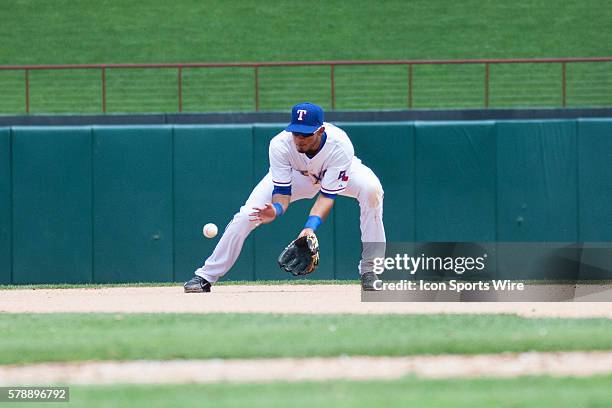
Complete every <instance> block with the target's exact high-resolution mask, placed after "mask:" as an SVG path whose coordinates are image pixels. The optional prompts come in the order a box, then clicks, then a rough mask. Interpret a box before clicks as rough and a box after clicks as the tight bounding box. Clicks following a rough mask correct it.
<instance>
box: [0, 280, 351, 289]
mask: <svg viewBox="0 0 612 408" xmlns="http://www.w3.org/2000/svg"><path fill="white" fill-rule="evenodd" d="M358 283H359V281H358V280H337V279H291V280H289V279H287V280H261V281H242V280H236V281H232V280H224V281H220V282H217V283H215V286H234V285H264V286H269V285H350V284H353V285H356V284H358ZM182 285H183V282H133V283H41V284H27V285H0V290H16V289H32V290H36V289H79V288H83V289H103V288H126V287H128V288H138V287H163V286H182Z"/></svg>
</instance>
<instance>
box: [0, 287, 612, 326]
mask: <svg viewBox="0 0 612 408" xmlns="http://www.w3.org/2000/svg"><path fill="white" fill-rule="evenodd" d="M0 312H4V313H25V312H27V313H56V312H82V313H86V312H108V313H186V312H187V313H217V312H226V313H304V314H316V313H322V314H331V313H355V314H383V313H392V314H435V313H455V314H457V313H460V314H487V313H497V314H499V313H502V314H517V315H520V316H528V317H605V318H612V302H537V303H532V302H529V303H527V302H516V303H509V302H496V303H495V302H483V303H479V302H474V303H459V302H436V303H425V302H362V301H361V292H360V288H359V286H358V285H354V284H353V285H225V286H216V287H214V288H213V292H212V293H206V294H200V293H196V294H194V293H190V294H186V293H183V288H182V287H181V286H178V285H177V286H175V287H174V286H173V287H167V286H166V287H123V288H122V287H112V288H97V289H16V290H4V291H0Z"/></svg>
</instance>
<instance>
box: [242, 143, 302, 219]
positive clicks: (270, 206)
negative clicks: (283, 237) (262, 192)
mask: <svg viewBox="0 0 612 408" xmlns="http://www.w3.org/2000/svg"><path fill="white" fill-rule="evenodd" d="M268 154H269V158H270V174H271V175H272V182H273V183H274V190H273V191H272V202H270V203H266V204H265V205H264V206H263V207H254V208H253V210H254V212H253V213H251V214H250V216H251V221H253V222H256V223H260V224H267V223H270V222H272V221H274V220H275V219H276V217H278V216H280V215H282V214H283V213H284V212H285V211H287V208H288V207H289V203H290V202H291V181H292V169H291V164H290V163H289V152H288V147H287V144H285V143H283V140H282V139H281V138H279V137H278V136H277V137H275V138H274V139H272V141H270V148H269V151H268Z"/></svg>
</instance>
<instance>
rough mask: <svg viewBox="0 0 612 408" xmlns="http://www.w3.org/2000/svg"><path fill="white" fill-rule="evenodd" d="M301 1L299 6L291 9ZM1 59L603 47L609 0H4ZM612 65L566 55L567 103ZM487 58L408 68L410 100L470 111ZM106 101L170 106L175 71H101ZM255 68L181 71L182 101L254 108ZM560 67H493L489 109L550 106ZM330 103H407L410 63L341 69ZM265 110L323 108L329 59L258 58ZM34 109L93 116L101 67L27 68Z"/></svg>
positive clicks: (606, 77)
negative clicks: (305, 1)
mask: <svg viewBox="0 0 612 408" xmlns="http://www.w3.org/2000/svg"><path fill="white" fill-rule="evenodd" d="M298 8H299V11H298V10H297V9H298ZM0 14H1V15H2V16H3V23H2V24H1V25H0V36H1V37H2V38H3V40H4V41H3V47H2V49H1V50H0V65H17V64H35V65H41V64H84V63H161V62H240V61H242V62H247V61H287V60H297V61H306V60H339V59H340V60H366V59H387V60H389V59H466V58H467V59H473V58H517V57H526V58H537V57H588V56H610V55H612V43H611V42H610V41H609V38H610V37H611V35H612V24H610V21H611V20H612V8H610V7H609V4H608V2H607V1H605V0H586V1H565V2H563V3H562V4H559V2H556V1H552V0H518V1H514V2H512V3H507V2H499V1H481V0H467V1H462V2H455V1H452V0H438V1H436V2H431V1H427V0H416V1H411V2H409V3H406V2H404V1H400V0H387V1H384V2H370V1H366V0H355V1H351V2H350V3H348V2H346V1H343V0H328V1H320V2H314V3H312V2H311V3H309V6H308V7H301V6H299V7H298V5H296V3H295V2H293V1H290V0H280V1H274V2H272V1H267V2H265V1H264V2H221V1H218V0H204V1H201V0H177V1H175V2H172V3H168V2H166V1H162V0H134V1H129V2H125V1H121V0H106V1H104V2H86V1H83V0H80V1H73V0H55V1H53V2H40V1H34V0H29V1H28V0H25V1H19V2H17V1H6V2H1V3H0ZM611 66H612V64H611V63H604V64H570V65H568V68H567V69H568V72H567V80H568V88H567V103H568V106H609V105H612V96H611V95H612V73H611V70H610V67H611ZM483 78H484V67H483V66H482V65H470V66H416V67H415V69H414V89H413V108H479V107H482V106H483V104H484V81H483ZM107 81H108V85H107V98H108V100H107V110H108V112H109V113H114V112H175V111H177V109H178V100H177V73H176V71H175V70H168V69H166V70H155V71H146V72H145V71H142V70H114V71H108V73H107ZM254 81H255V80H254V76H253V71H252V69H243V68H239V69H221V68H220V69H212V70H206V71H203V70H196V69H187V70H185V71H184V77H183V88H184V89H183V93H184V101H183V108H184V111H187V112H198V111H252V110H254V108H255V105H254V104H255V95H254ZM560 81H561V67H560V65H532V64H527V65H520V66H519V65H512V66H506V65H499V66H498V65H494V66H492V67H491V84H490V106H491V107H546V106H559V105H560V103H561V98H562V89H561V82H560ZM335 82H336V109H339V110H352V109H405V108H406V107H407V94H408V90H407V82H408V81H407V68H406V67H405V66H386V67H372V66H369V67H364V66H357V67H338V68H337V69H336V78H335ZM259 83H260V86H261V93H260V105H261V106H260V107H261V110H265V111H274V110H280V111H286V110H287V109H288V107H289V106H291V105H293V104H294V103H295V102H296V101H299V100H305V99H308V100H311V101H313V102H316V103H319V104H321V105H322V106H323V107H324V108H326V109H330V108H331V101H330V89H329V86H330V76H329V68H327V67H314V68H263V69H261V70H260V73H259ZM30 85H31V92H30V103H31V112H33V113H43V112H50V113H55V112H57V113H68V112H79V113H98V112H101V109H102V106H101V94H102V90H101V86H100V72H99V71H87V70H80V71H71V72H70V73H67V72H66V71H53V72H51V71H36V72H31V73H30ZM0 90H1V92H2V96H3V97H2V98H1V100H0V114H2V113H21V112H23V111H24V104H25V92H24V75H23V72H13V71H6V72H3V71H0Z"/></svg>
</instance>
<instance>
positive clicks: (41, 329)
mask: <svg viewBox="0 0 612 408" xmlns="http://www.w3.org/2000/svg"><path fill="white" fill-rule="evenodd" d="M202 307H206V306H205V302H203V304H202ZM0 333H2V336H0V364H12V363H33V362H43V361H82V360H130V359H159V360H165V359H199V358H260V357H261V358H263V357H267V358H272V357H313V356H340V355H382V356H384V355H386V356H400V355H416V354H442V353H453V354H481V353H499V352H506V351H509V352H524V351H531V350H535V351H562V350H564V351H569V350H609V349H610V348H611V346H610V345H611V344H612V323H610V320H608V319H527V318H521V317H517V316H507V315H378V316H371V315H370V316H359V315H282V314H277V315H275V314H210V315H206V314H34V315H26V314H3V315H0Z"/></svg>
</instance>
